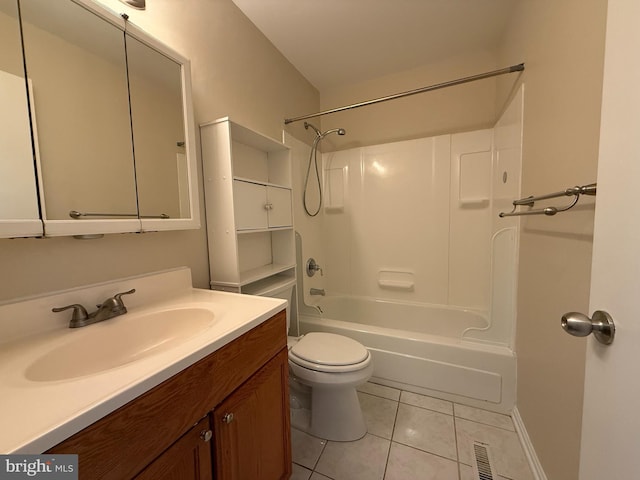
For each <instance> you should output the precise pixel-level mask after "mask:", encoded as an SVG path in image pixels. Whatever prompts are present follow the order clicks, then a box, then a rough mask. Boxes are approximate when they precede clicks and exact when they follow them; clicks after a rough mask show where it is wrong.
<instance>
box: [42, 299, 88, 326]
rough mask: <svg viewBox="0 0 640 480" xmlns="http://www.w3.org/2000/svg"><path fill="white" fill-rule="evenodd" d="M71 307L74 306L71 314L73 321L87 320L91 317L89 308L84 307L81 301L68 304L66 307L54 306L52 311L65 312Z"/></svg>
mask: <svg viewBox="0 0 640 480" xmlns="http://www.w3.org/2000/svg"><path fill="white" fill-rule="evenodd" d="M70 308H73V314H72V315H71V322H80V321H82V320H86V319H87V318H89V314H88V313H87V309H86V308H84V307H83V306H82V305H80V304H79V303H74V304H72V305H67V306H66V307H55V308H52V309H51V311H52V312H56V313H58V312H63V311H65V310H69V309H70Z"/></svg>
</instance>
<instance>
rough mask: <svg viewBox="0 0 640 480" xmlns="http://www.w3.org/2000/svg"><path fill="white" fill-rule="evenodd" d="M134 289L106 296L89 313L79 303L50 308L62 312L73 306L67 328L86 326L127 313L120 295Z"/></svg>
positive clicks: (128, 293) (129, 292)
mask: <svg viewBox="0 0 640 480" xmlns="http://www.w3.org/2000/svg"><path fill="white" fill-rule="evenodd" d="M135 291H136V289H135V288H132V289H131V290H129V291H127V292H121V293H116V294H115V295H114V296H113V297H109V298H107V299H106V300H105V301H104V302H102V303H101V304H100V305H97V307H98V310H96V311H95V312H93V313H91V314H89V313H87V309H86V308H84V307H83V306H82V305H80V304H79V303H74V304H72V305H67V306H66V307H56V308H52V309H51V311H52V312H62V311H64V310H69V309H70V308H73V314H72V315H71V321H70V322H69V328H79V327H86V326H87V325H91V324H92V323H98V322H102V321H103V320H109V319H110V318H113V317H117V316H119V315H124V314H125V313H127V307H125V306H124V302H123V301H122V295H130V294H132V293H134V292H135Z"/></svg>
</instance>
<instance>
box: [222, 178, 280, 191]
mask: <svg viewBox="0 0 640 480" xmlns="http://www.w3.org/2000/svg"><path fill="white" fill-rule="evenodd" d="M233 179H234V180H237V181H239V182H247V183H255V184H256V185H264V186H265V187H275V188H284V189H285V190H292V188H291V187H289V186H287V185H281V184H279V183H270V182H263V181H261V180H256V179H255V178H247V177H233Z"/></svg>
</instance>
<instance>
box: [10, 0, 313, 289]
mask: <svg viewBox="0 0 640 480" xmlns="http://www.w3.org/2000/svg"><path fill="white" fill-rule="evenodd" d="M102 3H104V4H106V5H108V6H111V8H113V9H114V10H116V11H118V12H126V13H128V14H129V16H130V19H131V21H132V22H135V23H136V24H138V25H140V26H141V27H143V28H144V29H146V30H147V31H149V32H150V33H151V34H152V35H154V36H156V37H157V38H159V39H161V40H162V41H164V42H165V43H167V44H168V45H170V46H171V47H173V48H174V49H175V50H177V51H179V52H180V53H182V54H183V55H185V56H187V57H189V58H191V61H192V74H193V90H194V106H195V114H196V123H202V122H205V121H209V120H213V119H215V118H218V117H222V116H227V115H229V116H231V117H232V118H233V119H234V120H235V121H237V122H239V123H242V124H244V125H246V126H248V127H251V128H254V129H256V130H258V131H260V132H262V133H264V134H266V135H269V136H272V137H274V138H280V137H281V134H282V128H283V119H284V118H285V117H287V116H291V115H293V114H295V113H296V112H298V111H314V110H317V109H318V108H319V95H318V92H317V91H316V90H315V88H314V87H313V86H312V85H311V84H310V83H309V82H307V81H306V80H305V79H304V78H303V77H302V76H301V75H300V74H299V73H298V72H297V70H295V69H294V68H293V66H292V65H291V64H290V63H289V62H288V61H287V60H286V59H285V58H284V57H282V55H281V54H280V53H279V52H277V50H276V49H275V48H274V47H273V46H272V45H271V43H269V42H268V41H267V40H266V39H265V38H264V36H263V35H262V34H261V33H260V32H259V31H258V30H257V29H256V28H255V27H254V25H253V24H252V23H251V22H250V21H249V20H248V19H247V18H246V17H244V15H243V14H242V13H241V12H240V11H239V10H238V9H237V8H236V7H235V5H233V3H232V2H231V0H184V1H181V2H176V1H173V0H154V1H153V2H147V3H148V7H147V10H146V11H142V12H141V11H136V10H133V9H130V8H128V7H126V6H124V4H122V3H120V2H118V1H117V0H102ZM290 130H291V131H292V133H294V134H297V135H304V134H302V133H300V131H301V130H302V126H301V125H296V126H294V127H292V128H291V129H290ZM201 190H203V189H202V188H201ZM201 203H202V198H201ZM202 211H203V209H202ZM203 215H204V213H203ZM202 224H203V225H204V219H203V220H202ZM215 255H216V252H215V251H214V252H211V256H213V257H215ZM180 265H186V266H189V267H191V269H192V272H193V277H194V284H195V285H196V286H198V287H202V288H207V286H208V282H209V274H208V260H207V246H206V233H205V231H204V229H200V230H195V231H178V232H159V233H146V234H126V235H107V236H105V238H103V239H101V240H92V241H87V240H85V241H79V240H74V239H72V238H51V239H14V240H9V239H2V240H0V269H1V272H2V275H0V300H7V299H12V298H15V297H19V296H24V295H31V294H37V293H41V292H46V291H52V290H59V289H64V288H70V287H73V286H77V285H82V284H87V283H92V282H99V281H105V280H109V279H113V278H118V277H122V276H128V275H136V274H141V273H145V272H151V271H155V270H160V269H165V268H171V267H175V266H180Z"/></svg>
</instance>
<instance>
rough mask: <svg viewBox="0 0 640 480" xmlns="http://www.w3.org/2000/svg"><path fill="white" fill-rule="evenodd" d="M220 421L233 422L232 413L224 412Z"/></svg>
mask: <svg viewBox="0 0 640 480" xmlns="http://www.w3.org/2000/svg"><path fill="white" fill-rule="evenodd" d="M222 421H223V422H224V423H231V422H233V413H225V414H224V417H222Z"/></svg>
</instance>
